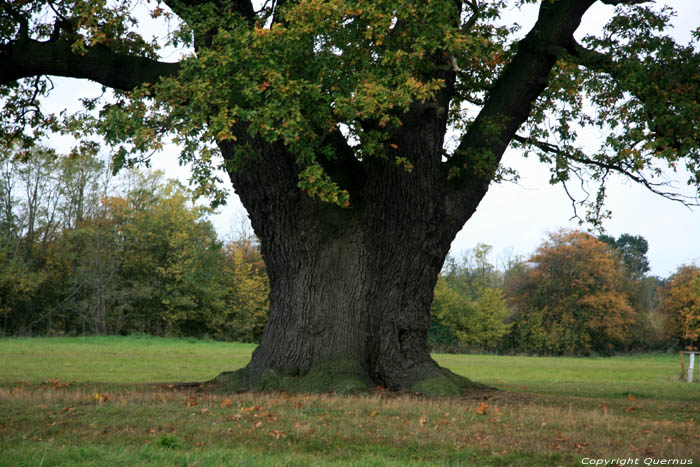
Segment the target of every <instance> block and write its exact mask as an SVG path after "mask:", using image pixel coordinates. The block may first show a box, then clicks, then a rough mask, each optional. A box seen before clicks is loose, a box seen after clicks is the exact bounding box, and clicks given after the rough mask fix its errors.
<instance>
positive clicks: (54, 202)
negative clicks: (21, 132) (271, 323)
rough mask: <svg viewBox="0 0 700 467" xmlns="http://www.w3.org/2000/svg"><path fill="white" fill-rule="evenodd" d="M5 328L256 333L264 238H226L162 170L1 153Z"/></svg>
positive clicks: (262, 307) (93, 155)
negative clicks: (121, 171) (115, 171)
mask: <svg viewBox="0 0 700 467" xmlns="http://www.w3.org/2000/svg"><path fill="white" fill-rule="evenodd" d="M0 164H1V165H0V206H2V208H1V210H0V333H1V334H2V335H36V334H48V335H61V334H130V333H148V334H153V335H174V336H210V337H213V338H218V339H230V340H243V341H255V340H257V339H259V337H260V336H261V334H262V329H263V327H264V323H265V320H266V312H267V290H268V286H267V276H266V274H265V270H264V266H263V263H262V259H261V257H260V254H259V253H258V249H257V244H256V242H255V241H254V239H253V238H251V237H250V236H245V235H241V236H239V237H238V238H235V239H232V240H230V241H226V242H223V241H221V240H220V239H219V238H218V237H217V234H216V231H215V230H214V228H213V226H212V225H211V223H210V222H209V221H208V220H207V215H208V214H209V210H208V209H207V208H204V207H201V206H195V205H193V204H192V203H191V202H190V200H191V198H192V196H191V193H189V192H188V190H187V189H186V188H185V187H183V186H182V185H180V184H179V183H178V182H175V181H173V180H165V179H164V178H163V176H162V174H161V173H158V172H140V171H133V170H132V171H128V173H126V174H125V175H124V176H121V177H119V178H116V177H112V176H111V174H110V172H109V170H108V168H107V167H106V164H105V163H104V162H103V161H101V160H100V159H99V158H98V157H97V148H94V147H83V148H81V150H80V151H76V152H74V153H72V154H70V155H68V156H60V155H58V154H56V153H55V152H54V151H52V150H50V149H46V148H42V149H37V150H32V151H30V152H22V151H6V153H5V154H3V155H2V157H0Z"/></svg>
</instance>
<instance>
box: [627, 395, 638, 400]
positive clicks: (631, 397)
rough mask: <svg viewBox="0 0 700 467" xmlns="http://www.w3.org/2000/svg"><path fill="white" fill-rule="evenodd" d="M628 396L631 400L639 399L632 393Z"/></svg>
mask: <svg viewBox="0 0 700 467" xmlns="http://www.w3.org/2000/svg"><path fill="white" fill-rule="evenodd" d="M627 398H628V399H629V400H631V401H636V400H637V398H636V397H634V396H633V395H632V394H630V395H629V396H627Z"/></svg>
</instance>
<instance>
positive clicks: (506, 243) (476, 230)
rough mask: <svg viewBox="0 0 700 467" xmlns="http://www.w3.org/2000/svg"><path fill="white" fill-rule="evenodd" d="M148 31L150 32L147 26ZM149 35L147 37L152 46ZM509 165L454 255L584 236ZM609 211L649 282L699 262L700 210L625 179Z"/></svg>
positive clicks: (693, 24)
mask: <svg viewBox="0 0 700 467" xmlns="http://www.w3.org/2000/svg"><path fill="white" fill-rule="evenodd" d="M669 3H670V4H672V5H673V6H674V8H676V10H677V11H678V12H679V15H678V16H677V18H676V21H675V24H676V26H677V28H676V31H675V32H674V34H673V35H674V36H675V37H677V38H678V39H679V40H681V41H682V42H687V41H688V40H689V38H690V34H689V32H690V31H691V30H692V29H695V28H698V27H700V1H698V0H677V1H671V2H669ZM535 8H536V7H535V6H531V7H529V8H528V10H526V11H512V12H511V13H510V14H509V16H508V19H509V20H510V18H513V19H517V21H518V22H519V23H521V24H522V25H523V31H524V32H526V31H527V30H529V26H530V25H531V24H532V23H533V22H534V20H535V13H536V9H535ZM611 11H612V8H611V7H608V6H605V5H602V4H597V5H595V6H594V7H593V8H592V9H591V10H590V11H589V12H588V13H587V14H586V16H585V17H584V21H583V24H582V26H581V28H579V31H577V36H579V37H580V36H581V35H583V34H584V33H586V32H591V33H592V32H595V31H597V30H599V29H600V26H601V25H602V24H604V22H605V19H606V18H607V17H609V14H610V12H611ZM145 27H147V28H149V27H152V26H151V25H148V24H147V25H146V26H145ZM148 32H150V31H148ZM150 35H151V34H149V33H145V34H144V36H145V37H147V38H148V37H150ZM170 58H171V59H175V58H176V57H170ZM54 81H55V84H56V90H55V92H54V95H53V96H52V97H51V98H50V100H49V106H50V107H51V108H52V109H53V110H55V109H57V108H60V107H64V106H69V107H72V108H73V109H75V110H77V108H78V107H77V98H78V97H80V96H85V95H90V96H94V95H97V94H99V92H100V91H99V89H100V88H99V86H97V85H87V84H86V83H84V82H79V81H76V80H69V79H55V80H54ZM86 93H87V94H86ZM597 137H598V136H597V135H591V136H589V138H590V141H586V144H590V145H591V147H597V146H598V143H597V141H596V138H597ZM52 143H54V145H56V146H58V149H61V146H67V145H68V142H67V140H65V139H63V138H56V139H55V140H53V141H52ZM504 163H505V164H506V165H508V166H510V167H513V168H515V169H517V170H518V172H519V173H520V180H519V182H518V183H517V184H513V183H502V184H492V186H491V188H490V190H489V192H488V193H487V195H486V197H485V198H484V200H483V201H482V203H481V205H480V206H479V209H478V210H477V212H476V213H475V214H474V216H473V217H472V218H471V219H470V220H469V221H468V222H467V224H466V225H465V227H464V228H463V229H462V231H461V232H460V233H459V234H458V235H457V238H456V239H455V241H454V243H453V245H452V251H453V254H456V255H458V254H460V252H462V251H464V250H467V249H470V248H473V247H474V246H475V245H476V244H477V243H487V244H489V245H492V246H493V248H494V253H493V255H492V258H491V259H492V260H493V261H497V260H498V258H499V256H503V255H504V254H522V255H529V254H530V253H532V252H533V251H534V250H535V249H536V248H537V246H538V245H539V244H540V243H541V242H542V241H543V239H544V238H545V237H546V234H547V232H552V231H556V230H558V229H560V228H584V229H585V228H586V226H583V227H580V226H579V224H578V221H576V220H571V217H572V215H573V209H572V206H571V202H570V200H569V199H568V197H567V196H566V194H565V192H564V190H563V189H562V187H561V186H551V185H549V183H548V178H549V168H548V167H547V166H545V165H543V164H541V163H539V162H538V161H537V159H536V158H529V159H524V158H523V157H522V156H521V154H520V153H519V152H517V151H514V150H509V151H507V153H506V155H505V158H504ZM153 167H155V168H159V169H163V170H165V172H166V175H168V176H169V177H173V178H181V179H182V180H183V181H186V179H187V176H188V175H187V171H186V170H184V169H183V168H181V167H179V166H178V164H177V150H176V148H170V149H168V150H166V151H164V153H163V154H160V155H157V156H156V157H155V158H154V159H153ZM669 177H671V178H676V179H677V180H679V182H678V187H679V188H682V187H683V186H684V185H685V180H681V179H680V178H679V177H677V176H675V174H669ZM226 180H227V179H226ZM607 207H608V209H610V210H611V211H612V213H613V217H612V218H611V219H609V220H607V221H606V222H605V223H604V227H605V229H606V231H607V233H608V234H610V235H614V236H619V235H620V234H622V233H630V234H633V235H642V236H643V237H645V238H646V239H647V241H648V242H649V254H648V257H649V260H650V263H651V273H652V274H655V275H658V276H662V277H666V276H668V275H669V274H671V273H672V272H673V271H674V270H675V269H676V268H677V267H678V266H679V265H681V264H683V263H690V262H694V261H700V209H698V208H695V209H694V210H690V209H688V208H686V207H684V206H683V205H681V204H679V203H676V202H673V201H669V200H666V199H664V198H661V197H659V196H657V195H654V194H652V193H650V192H648V191H646V190H645V189H644V188H642V187H640V186H637V185H635V184H633V183H631V182H628V181H625V180H623V179H621V178H612V179H611V180H610V183H609V187H608V202H607ZM242 213H243V210H242V207H241V205H240V202H239V201H238V199H237V198H236V197H235V195H233V194H231V196H230V198H229V204H228V205H227V206H225V207H223V208H220V209H219V213H218V214H216V215H215V216H214V217H213V218H212V221H213V223H214V225H215V226H216V228H217V230H218V231H219V233H220V235H222V236H226V235H229V234H230V233H231V231H232V229H233V228H235V226H236V225H238V223H239V219H240V217H241V216H242V215H244V214H242ZM581 214H583V213H581Z"/></svg>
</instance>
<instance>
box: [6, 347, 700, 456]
mask: <svg viewBox="0 0 700 467" xmlns="http://www.w3.org/2000/svg"><path fill="white" fill-rule="evenodd" d="M252 350H253V346H251V345H247V344H231V343H221V342H211V341H197V340H193V339H190V340H188V339H181V340H178V339H159V338H152V337H99V338H40V339H38V338H37V339H0V465H8V466H16V465H17V466H22V465H28V466H29V465H31V466H37V465H66V466H67V465H71V466H73V465H96V466H103V465H104V466H113V465H124V466H132V465H164V466H166V465H167V466H169V465H183V466H209V465H328V464H337V465H357V466H365V465H401V466H405V465H493V466H502V465H527V466H530V465H594V464H591V463H592V462H595V461H596V460H601V462H604V461H605V460H608V461H609V460H611V459H612V460H613V462H608V464H607V465H615V464H616V463H617V464H619V465H625V464H626V465H633V464H632V463H631V462H630V461H629V459H628V458H631V459H632V461H634V460H636V459H638V461H637V462H638V463H637V465H645V464H646V465H669V463H670V465H683V464H681V462H683V463H684V465H688V463H689V462H690V461H692V462H693V465H697V464H698V462H700V427H698V423H700V384H687V383H683V382H680V381H679V379H678V375H679V372H680V363H679V358H678V355H642V356H625V357H612V358H536V357H502V356H490V355H489V356H486V355H437V356H436V358H437V360H438V361H439V362H440V363H441V364H442V365H444V366H447V367H448V368H450V369H452V370H453V371H455V372H457V373H460V374H463V375H466V376H469V377H470V378H472V379H474V380H476V381H479V382H482V383H486V384H489V385H491V386H495V387H497V388H499V389H500V390H499V391H489V392H486V393H483V392H479V393H474V394H472V395H470V396H466V397H462V398H444V399H426V398H421V397H416V396H411V395H402V396H396V395H392V394H390V393H387V392H385V391H382V390H377V391H375V392H374V393H373V394H369V395H366V396H361V397H340V396H335V395H331V394H328V395H289V394H237V395H225V394H210V393H206V392H196V391H194V390H192V389H190V390H184V389H177V388H176V387H172V386H171V384H170V383H173V382H183V381H203V380H207V379H210V378H212V377H214V376H216V375H217V374H218V373H219V372H221V371H224V370H231V369H235V368H238V367H241V366H243V365H245V363H246V362H247V361H248V359H249V358H250V353H251V352H252ZM662 460H665V461H667V462H668V463H666V464H663V463H662V462H661V461H662ZM582 461H583V463H582ZM675 462H677V463H675ZM674 463H675V464H674ZM599 465H604V464H602V463H601V464H599Z"/></svg>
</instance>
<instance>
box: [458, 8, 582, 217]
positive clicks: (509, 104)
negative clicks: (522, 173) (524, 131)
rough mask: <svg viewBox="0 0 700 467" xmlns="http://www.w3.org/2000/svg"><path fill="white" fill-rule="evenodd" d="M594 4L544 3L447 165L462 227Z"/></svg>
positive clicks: (483, 193) (484, 192)
mask: <svg viewBox="0 0 700 467" xmlns="http://www.w3.org/2000/svg"><path fill="white" fill-rule="evenodd" d="M594 2H595V0H565V1H558V2H542V5H541V6H540V13H539V17H538V20H537V22H536V23H535V26H534V27H533V29H532V30H531V31H530V32H529V33H528V35H527V36H526V37H525V38H524V39H523V40H521V41H520V42H519V44H518V52H517V53H516V55H515V57H514V58H513V61H512V62H511V63H510V64H509V65H508V66H507V67H506V68H505V69H504V71H503V73H502V74H501V76H500V77H499V79H498V80H497V81H496V83H495V84H494V87H493V88H492V89H491V91H490V92H489V95H488V97H487V99H486V102H485V105H484V107H483V108H482V109H481V112H480V113H479V115H478V116H477V118H476V119H475V121H474V122H473V123H472V125H471V126H470V127H469V130H468V131H467V133H466V134H465V135H464V136H463V137H462V139H461V141H460V144H459V146H458V148H457V150H456V151H455V153H454V154H453V156H452V157H450V158H449V160H448V161H447V162H446V164H445V169H446V176H447V177H448V180H449V184H450V186H449V191H448V193H447V208H448V211H449V215H450V216H451V217H452V218H453V219H454V222H455V225H456V226H458V228H461V226H462V225H463V224H464V222H466V220H467V219H468V218H469V216H471V214H472V213H473V212H474V210H475V209H476V206H477V205H478V204H479V202H480V201H481V199H482V198H483V196H484V195H485V194H486V191H487V189H488V186H489V183H490V182H491V180H492V179H493V177H494V174H495V172H496V170H497V168H498V165H499V162H500V159H501V157H502V155H503V152H504V151H505V149H506V147H507V146H508V144H509V143H510V141H511V140H512V139H513V137H514V136H515V134H516V132H517V130H518V128H519V127H520V125H522V124H523V122H525V121H526V120H527V118H528V116H529V115H530V112H531V110H532V105H533V103H534V102H535V100H536V99H537V97H538V96H539V95H540V94H541V93H542V92H543V91H544V89H545V88H546V86H547V77H548V75H549V73H550V71H551V70H552V67H553V66H554V63H555V62H556V59H557V54H558V53H559V51H562V52H563V50H564V48H565V47H567V46H568V45H569V44H570V42H571V40H572V38H573V34H574V32H575V31H576V29H577V28H578V26H579V24H580V22H581V18H582V16H583V14H584V13H585V12H586V11H587V10H588V8H589V7H590V6H591V5H592V4H593V3H594Z"/></svg>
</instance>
